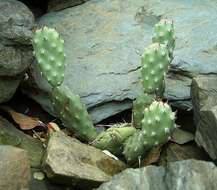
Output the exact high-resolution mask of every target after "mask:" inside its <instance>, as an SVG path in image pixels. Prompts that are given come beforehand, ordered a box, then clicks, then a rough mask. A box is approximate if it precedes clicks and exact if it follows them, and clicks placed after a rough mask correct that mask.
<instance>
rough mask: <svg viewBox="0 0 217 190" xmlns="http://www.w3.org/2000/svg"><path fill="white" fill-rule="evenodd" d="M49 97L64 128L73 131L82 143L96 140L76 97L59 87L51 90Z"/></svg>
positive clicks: (95, 134)
mask: <svg viewBox="0 0 217 190" xmlns="http://www.w3.org/2000/svg"><path fill="white" fill-rule="evenodd" d="M51 97H52V103H53V107H54V110H55V112H56V113H57V114H58V115H59V118H60V120H61V121H62V122H63V124H64V126H65V127H66V128H68V129H71V130H73V131H74V132H75V134H76V135H77V136H78V137H79V138H80V139H82V140H84V141H88V142H90V141H93V140H94V139H95V138H96V136H97V133H96V129H95V128H94V126H93V123H92V121H91V119H90V116H89V114H88V112H87V110H86V108H85V105H84V104H83V103H82V102H81V100H80V97H79V96H78V95H75V94H73V93H72V92H71V91H70V89H69V88H67V87H65V86H59V87H56V88H54V89H53V91H52V95H51Z"/></svg>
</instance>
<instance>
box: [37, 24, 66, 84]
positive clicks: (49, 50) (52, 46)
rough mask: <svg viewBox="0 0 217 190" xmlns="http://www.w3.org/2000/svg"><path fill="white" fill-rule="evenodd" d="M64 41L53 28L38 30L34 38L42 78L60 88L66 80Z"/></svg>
mask: <svg viewBox="0 0 217 190" xmlns="http://www.w3.org/2000/svg"><path fill="white" fill-rule="evenodd" d="M63 46H64V41H63V39H61V38H60V36H59V34H58V32H57V31H56V30H55V29H53V28H48V27H44V28H42V29H39V30H36V32H35V34H34V36H33V48H34V55H35V57H36V59H37V62H38V64H39V67H40V70H41V73H42V76H43V77H44V78H46V80H47V81H48V82H49V83H50V84H51V85H52V86H53V87H56V86H59V85H61V84H62V82H63V80H64V62H65V54H64V49H63V48H64V47H63Z"/></svg>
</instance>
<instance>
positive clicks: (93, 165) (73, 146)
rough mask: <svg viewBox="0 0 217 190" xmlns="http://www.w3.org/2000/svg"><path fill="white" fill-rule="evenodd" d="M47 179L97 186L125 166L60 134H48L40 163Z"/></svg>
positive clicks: (78, 185) (71, 184)
mask: <svg viewBox="0 0 217 190" xmlns="http://www.w3.org/2000/svg"><path fill="white" fill-rule="evenodd" d="M43 168H44V171H45V173H46V174H47V177H48V178H50V179H51V180H52V181H54V182H55V183H58V184H64V185H68V186H77V187H79V188H84V189H92V188H93V187H98V186H99V185H100V184H101V183H103V182H105V181H108V180H109V179H110V178H111V176H112V175H114V174H116V173H118V172H120V171H122V170H123V169H125V168H126V165H125V164H124V163H123V162H121V161H119V160H114V159H113V158H111V157H110V156H107V155H106V154H104V153H103V152H102V151H101V150H99V149H96V148H94V147H92V146H89V145H86V144H82V143H81V142H79V141H78V140H76V139H74V138H71V137H69V136H66V135H65V134H64V133H62V132H55V133H52V134H51V137H50V139H49V142H48V146H47V151H46V154H45V157H44V161H43Z"/></svg>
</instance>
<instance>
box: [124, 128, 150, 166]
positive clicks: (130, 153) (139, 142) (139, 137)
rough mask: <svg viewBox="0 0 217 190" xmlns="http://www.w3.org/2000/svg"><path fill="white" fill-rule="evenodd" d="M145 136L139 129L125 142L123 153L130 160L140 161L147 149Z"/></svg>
mask: <svg viewBox="0 0 217 190" xmlns="http://www.w3.org/2000/svg"><path fill="white" fill-rule="evenodd" d="M144 141H145V136H144V134H143V132H142V131H141V130H137V132H136V133H134V134H133V135H132V136H131V137H129V138H128V139H127V140H126V141H125V144H124V151H123V155H124V157H125V158H126V160H127V161H128V162H135V161H138V159H139V158H142V157H143V156H144V154H145V153H146V151H147V150H145V147H144Z"/></svg>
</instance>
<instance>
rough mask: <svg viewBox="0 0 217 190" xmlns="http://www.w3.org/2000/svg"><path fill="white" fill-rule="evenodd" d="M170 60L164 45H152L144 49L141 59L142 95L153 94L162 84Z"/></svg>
mask: <svg viewBox="0 0 217 190" xmlns="http://www.w3.org/2000/svg"><path fill="white" fill-rule="evenodd" d="M169 63H170V58H169V54H168V50H167V47H166V46H165V45H164V44H159V43H154V44H151V45H150V46H149V47H148V48H146V49H145V52H144V54H143V55H142V59H141V74H142V86H143V91H144V93H148V94H155V93H156V92H157V91H162V89H160V88H161V87H162V86H163V83H164V75H165V73H166V72H167V71H168V68H169Z"/></svg>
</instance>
